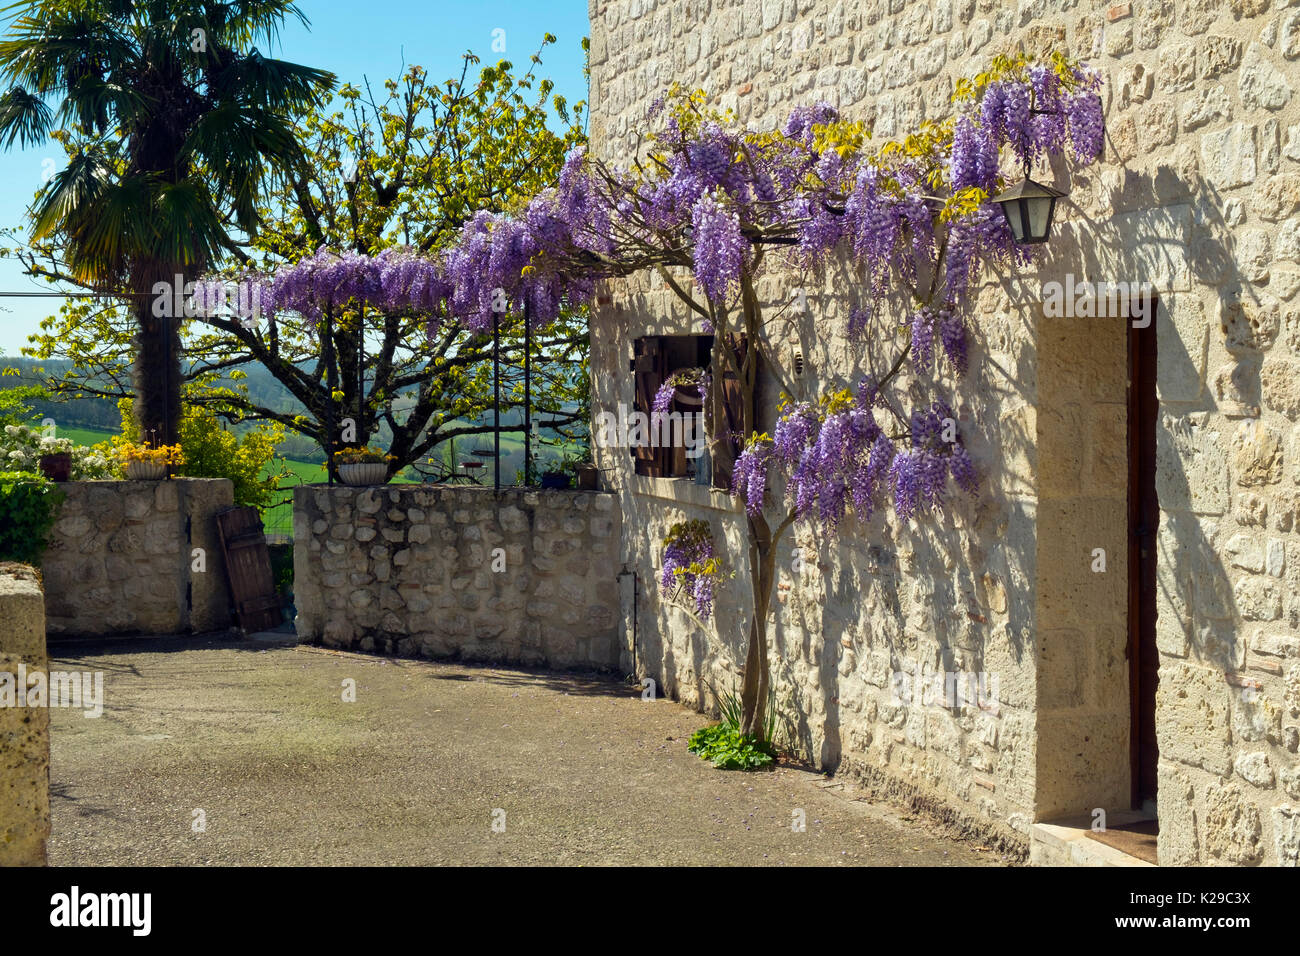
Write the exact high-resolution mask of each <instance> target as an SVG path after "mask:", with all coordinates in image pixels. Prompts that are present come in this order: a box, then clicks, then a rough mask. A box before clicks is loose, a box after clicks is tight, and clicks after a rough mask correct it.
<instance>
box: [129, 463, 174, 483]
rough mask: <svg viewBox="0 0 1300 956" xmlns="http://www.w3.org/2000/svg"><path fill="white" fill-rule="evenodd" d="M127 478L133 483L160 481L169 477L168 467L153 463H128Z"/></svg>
mask: <svg viewBox="0 0 1300 956" xmlns="http://www.w3.org/2000/svg"><path fill="white" fill-rule="evenodd" d="M126 476H127V477H128V478H130V479H131V480H132V481H158V480H159V479H162V478H166V477H167V466H166V465H160V464H157V463H156V462H152V461H128V462H127V463H126Z"/></svg>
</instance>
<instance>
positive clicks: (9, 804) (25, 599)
mask: <svg viewBox="0 0 1300 956" xmlns="http://www.w3.org/2000/svg"><path fill="white" fill-rule="evenodd" d="M0 620H3V621H4V626H3V627H0V675H4V676H0V681H2V682H4V686H0V866H43V865H44V864H45V841H46V840H47V839H49V836H50V711H49V709H48V708H47V707H18V706H14V704H16V702H17V691H18V675H19V671H20V668H21V669H22V671H23V673H24V676H25V675H26V674H30V673H32V672H35V671H38V670H39V671H44V670H46V669H47V663H48V662H47V659H46V656H45V606H44V602H43V599H42V597H41V586H40V584H38V583H37V581H36V575H35V574H34V573H32V571H31V569H29V568H20V567H18V566H16V565H10V566H8V567H5V568H0ZM8 695H13V702H12V703H11V702H10V700H9V699H8Z"/></svg>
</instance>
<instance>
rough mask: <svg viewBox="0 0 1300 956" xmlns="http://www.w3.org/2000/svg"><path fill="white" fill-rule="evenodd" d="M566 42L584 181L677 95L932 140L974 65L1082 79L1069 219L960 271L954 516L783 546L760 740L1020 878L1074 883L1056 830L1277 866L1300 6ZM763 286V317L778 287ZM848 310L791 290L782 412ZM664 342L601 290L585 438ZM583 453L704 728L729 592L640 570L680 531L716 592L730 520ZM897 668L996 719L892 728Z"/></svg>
mask: <svg viewBox="0 0 1300 956" xmlns="http://www.w3.org/2000/svg"><path fill="white" fill-rule="evenodd" d="M590 15H591V104H592V107H591V141H592V149H593V151H594V152H596V153H597V154H598V155H601V156H603V157H605V158H607V159H616V158H624V159H625V158H626V156H627V155H628V154H629V152H630V151H631V150H632V149H634V148H635V145H636V139H635V133H636V130H637V129H638V127H639V126H640V125H641V124H642V122H643V117H644V116H645V113H646V109H647V107H648V106H649V105H650V103H651V101H652V99H653V98H654V97H655V96H656V95H657V94H658V93H660V92H662V91H663V90H664V89H665V88H666V87H667V86H668V85H669V84H670V83H671V82H673V81H674V80H676V81H680V82H681V83H683V84H684V85H685V86H687V87H700V88H702V89H704V90H706V91H707V92H708V93H709V94H711V95H712V97H713V102H714V103H715V104H716V105H718V106H722V107H730V108H733V109H734V110H735V111H736V113H737V115H738V117H739V118H740V120H741V121H742V122H745V123H750V124H754V125H767V126H773V125H776V124H778V123H779V122H780V121H781V120H782V119H783V118H784V117H785V115H786V114H787V113H788V112H789V110H790V109H791V108H792V107H793V106H796V105H799V104H807V103H813V102H816V101H818V100H826V101H828V102H830V103H832V104H834V105H836V106H838V107H839V108H840V109H841V111H842V112H843V113H844V114H845V115H846V116H847V117H848V118H850V119H860V120H864V121H869V122H870V123H872V124H873V127H874V135H875V137H876V138H877V139H886V138H892V137H894V136H896V135H901V134H903V133H905V132H906V131H907V130H908V129H910V128H912V127H914V126H915V125H916V124H917V123H918V122H919V121H920V120H922V119H925V118H938V117H942V116H944V115H946V114H947V113H948V111H949V110H950V106H949V96H950V93H951V90H952V87H953V83H954V81H955V80H956V79H957V78H960V77H963V76H971V75H974V74H975V73H976V72H978V71H979V70H981V69H984V68H986V67H987V66H988V64H989V61H990V58H991V57H992V56H993V55H994V54H996V53H999V52H1010V51H1012V50H1014V49H1016V48H1018V47H1023V48H1025V49H1026V50H1028V51H1031V52H1032V51H1037V50H1042V49H1044V48H1048V47H1053V46H1055V47H1060V48H1063V49H1065V50H1067V51H1069V52H1071V53H1073V54H1075V55H1077V56H1080V57H1082V58H1084V59H1087V60H1088V61H1089V62H1091V63H1092V64H1094V65H1095V66H1097V67H1099V68H1100V69H1101V70H1102V71H1103V73H1104V76H1105V79H1106V85H1105V91H1104V103H1105V111H1106V122H1107V130H1108V142H1107V148H1106V152H1105V155H1104V157H1103V159H1102V161H1101V162H1100V163H1099V164H1097V165H1095V166H1092V167H1088V168H1086V169H1083V170H1078V169H1074V168H1067V167H1065V166H1062V167H1061V168H1060V169H1057V170H1055V173H1056V180H1055V185H1056V186H1057V187H1058V188H1060V189H1062V190H1064V191H1067V192H1068V194H1069V195H1068V199H1066V200H1064V201H1063V203H1062V206H1061V207H1059V208H1058V217H1059V221H1058V224H1057V226H1056V228H1055V231H1054V234H1053V238H1052V240H1051V242H1050V243H1049V244H1048V245H1047V246H1046V247H1044V249H1045V251H1044V253H1043V254H1042V255H1041V256H1040V258H1039V261H1038V264H1037V265H1036V266H1035V267H1034V268H1033V269H1031V270H1029V271H1018V272H1015V273H1011V274H1001V275H992V274H987V275H986V276H985V282H984V284H983V286H982V288H981V290H980V292H979V294H978V295H977V296H976V297H975V300H974V301H975V305H974V309H973V315H972V323H971V324H972V326H973V327H974V329H975V335H976V339H977V342H976V343H975V344H973V346H972V361H971V371H970V372H969V373H968V374H967V376H966V378H965V380H964V381H963V382H962V383H961V384H960V386H959V387H958V389H957V391H956V393H955V395H954V400H955V408H956V409H957V413H958V416H959V419H960V422H961V429H962V433H963V436H966V440H967V441H968V442H969V446H970V447H971V449H972V454H973V455H974V456H975V458H976V464H977V466H978V468H979V471H980V474H981V485H982V486H981V493H980V496H979V498H978V500H975V501H971V502H969V503H967V504H965V505H963V506H962V507H961V508H959V509H958V510H957V511H956V512H955V513H954V514H953V515H952V516H951V517H946V518H944V519H942V520H940V521H937V522H933V521H932V522H925V521H922V522H918V523H916V524H913V525H910V526H908V525H904V524H900V523H899V522H897V521H896V520H895V519H894V518H893V516H892V515H877V516H876V517H875V518H873V520H872V521H871V522H870V523H869V524H868V525H865V526H861V525H858V526H854V527H851V528H850V529H849V530H848V532H847V533H845V534H842V535H841V536H839V537H837V538H835V539H829V540H828V539H826V538H824V537H823V536H822V535H821V534H820V533H819V532H818V531H817V530H816V529H814V528H809V527H805V526H803V525H796V528H795V534H794V535H793V537H791V536H787V537H786V539H785V542H784V547H785V551H784V553H783V554H782V557H781V560H780V562H779V567H780V569H781V570H780V574H779V579H778V582H777V599H776V601H775V604H774V606H775V611H774V614H773V624H772V630H771V641H772V644H773V648H774V658H773V670H774V677H775V679H776V682H777V685H778V686H777V702H778V707H779V708H780V712H781V717H782V722H783V730H784V736H785V737H786V739H787V740H788V741H789V742H791V743H792V744H793V746H794V747H795V748H796V749H797V750H799V751H801V752H803V753H804V754H805V755H806V756H807V757H808V758H809V759H811V760H812V761H814V762H815V763H816V765H817V766H819V767H824V768H828V769H831V768H833V769H836V770H837V771H838V772H840V773H848V774H852V775H855V776H856V777H858V778H860V779H861V780H863V781H864V782H866V783H867V784H868V785H870V786H872V787H873V788H875V789H876V790H877V791H878V792H881V793H884V794H888V795H890V796H892V797H894V798H896V799H900V800H905V801H908V802H910V803H911V804H913V805H915V806H922V807H926V808H927V809H928V810H929V811H931V812H932V813H934V814H936V815H938V816H939V817H941V818H942V819H944V820H945V821H947V822H948V823H949V824H950V825H952V826H953V827H955V828H957V829H959V830H964V831H966V832H971V833H980V834H981V835H982V836H983V837H984V838H985V839H991V840H995V841H999V842H1001V843H1002V844H1003V845H1005V846H1010V847H1016V848H1019V849H1021V850H1028V849H1030V848H1031V847H1032V855H1033V857H1034V858H1035V859H1039V860H1042V861H1044V862H1050V861H1054V860H1068V859H1070V857H1071V854H1073V855H1074V859H1076V860H1085V859H1086V860H1094V859H1097V857H1096V856H1095V855H1090V852H1091V851H1090V850H1089V848H1088V847H1087V846H1086V844H1088V843H1090V842H1095V841H1086V840H1071V839H1069V837H1070V836H1071V835H1072V833H1071V831H1064V830H1061V829H1059V828H1054V827H1052V826H1049V825H1048V824H1051V823H1053V822H1054V821H1061V820H1070V819H1073V818H1082V819H1083V820H1085V821H1087V820H1088V819H1090V818H1094V811H1095V810H1096V809H1098V808H1100V809H1102V810H1105V811H1107V813H1108V814H1109V815H1110V817H1111V819H1112V820H1114V819H1120V818H1122V817H1117V816H1116V814H1121V813H1122V812H1124V811H1128V810H1130V809H1131V808H1133V807H1139V808H1141V807H1143V806H1145V807H1146V810H1147V813H1148V815H1149V814H1151V813H1154V814H1155V815H1156V816H1157V818H1158V824H1159V836H1158V854H1159V862H1160V863H1161V864H1163V865H1175V864H1192V863H1203V864H1225V865H1252V864H1286V865H1295V864H1296V861H1297V856H1298V855H1300V762H1298V761H1297V756H1296V753H1297V745H1298V738H1300V588H1298V587H1297V586H1296V582H1297V579H1298V578H1300V524H1298V521H1300V426H1297V424H1296V423H1297V419H1300V296H1297V290H1300V3H1298V2H1297V0H1133V2H1132V3H1112V2H1095V0H1019V2H1011V0H1005V2H1004V0H761V2H759V0H747V2H737V0H712V2H710V0H675V2H674V0H667V2H665V0H659V2H656V0H591V3H590ZM763 281H764V283H765V285H764V287H763V288H762V290H761V292H762V295H763V297H764V298H765V299H766V300H768V301H769V302H776V301H781V302H785V301H788V299H789V297H790V295H791V293H792V288H793V286H795V285H796V284H797V283H798V282H799V281H800V280H799V279H798V278H797V277H795V276H787V277H783V276H780V275H776V276H771V277H769V278H767V279H765V280H763ZM1068 281H1093V282H1097V281H1108V282H1118V281H1129V282H1137V281H1149V282H1151V283H1152V284H1153V286H1154V289H1155V291H1156V294H1157V296H1158V305H1157V307H1156V311H1155V317H1154V322H1153V323H1152V324H1151V326H1150V327H1149V328H1148V329H1146V330H1141V329H1138V328H1135V327H1134V324H1133V323H1130V322H1129V321H1127V319H1126V318H1125V317H1124V316H1123V315H1112V316H1110V317H1107V318H1053V317H1050V316H1049V315H1048V314H1046V310H1045V307H1044V303H1045V299H1046V291H1045V286H1046V284H1047V283H1050V282H1061V283H1065V282H1068ZM853 291H854V290H852V289H851V288H849V287H848V284H847V283H846V282H845V280H844V279H843V278H840V279H839V280H838V281H837V280H835V279H833V278H832V279H828V280H827V281H826V283H825V285H824V286H823V287H819V288H812V287H809V288H807V289H805V292H806V294H807V297H808V305H807V309H806V310H805V311H804V312H803V313H801V314H799V315H798V316H797V318H796V319H795V320H794V321H792V322H791V324H790V326H789V328H783V329H782V330H781V331H780V334H779V336H774V337H773V341H774V342H775V343H776V345H775V347H776V348H777V349H778V350H784V352H783V354H782V356H781V358H782V360H783V361H790V360H792V359H793V356H794V354H795V353H796V352H798V353H800V354H801V355H802V357H803V362H804V363H805V365H806V369H805V371H804V373H803V375H802V376H801V377H800V379H799V382H800V385H799V387H800V389H802V392H803V395H802V397H810V396H816V395H818V394H821V393H822V392H823V391H824V390H825V389H826V388H827V387H832V386H833V387H843V385H845V384H847V383H849V382H851V381H853V380H855V379H856V377H857V376H858V375H860V374H861V373H862V369H863V366H862V364H861V362H862V356H861V354H860V348H859V347H858V346H856V345H853V344H851V343H850V342H849V341H848V340H847V338H846V337H845V335H844V329H845V323H846V318H847V311H848V303H849V302H850V301H851V298H852V293H853ZM691 323H692V319H691V317H690V316H689V315H688V314H687V312H686V310H685V309H684V307H683V306H682V305H681V304H680V302H679V301H678V300H677V299H676V297H675V296H674V295H673V294H672V293H671V292H670V291H669V290H668V289H667V288H665V287H664V286H663V284H662V283H660V282H658V281H657V280H651V279H644V280H638V279H634V280H629V281H624V282H619V283H612V284H610V285H609V286H608V287H607V288H606V289H605V290H604V293H603V294H602V297H601V299H600V304H599V306H598V308H597V309H596V311H595V313H594V315H593V320H592V370H593V376H592V378H593V383H594V385H593V388H594V391H593V411H597V412H598V411H600V410H602V409H614V408H616V407H617V406H618V405H619V403H623V404H625V405H628V406H632V405H633V404H634V401H635V395H634V381H633V378H634V376H633V374H632V373H631V372H629V361H630V360H631V359H632V357H633V350H634V348H640V347H644V346H639V345H638V344H637V343H638V341H641V342H644V341H645V340H646V339H648V338H651V337H657V336H665V335H684V334H688V333H691V334H698V333H702V329H700V328H698V327H693V326H692V324H691ZM659 341H660V343H661V344H663V342H664V340H659ZM679 344H680V343H679ZM669 346H671V347H677V346H676V345H672V343H668V345H665V347H669ZM774 391H775V390H769V392H768V393H767V397H768V399H769V400H768V402H767V404H768V418H767V419H766V421H767V422H768V423H770V422H771V420H772V419H771V413H772V408H771V399H772V398H773V395H772V393H773V392H774ZM599 456H600V457H599V459H598V464H599V465H600V466H601V468H602V471H603V479H604V481H605V482H606V484H607V486H608V487H611V488H612V489H614V490H615V491H616V492H617V494H618V495H619V498H620V507H621V510H622V513H623V519H622V557H623V559H624V560H626V561H627V562H628V567H630V568H632V569H635V570H636V571H637V574H638V577H639V581H640V597H639V616H638V621H637V635H638V637H637V666H638V669H639V671H640V672H641V673H643V674H645V675H648V676H651V677H654V678H655V679H656V680H658V681H659V682H660V686H662V687H663V688H664V689H666V691H667V692H669V693H670V694H672V695H674V696H677V697H679V698H680V699H682V700H684V701H687V702H690V703H693V704H697V705H699V706H700V707H702V708H707V707H710V706H712V705H713V703H714V694H715V692H717V691H723V690H728V689H730V688H731V686H732V685H733V682H735V681H736V680H737V677H736V673H737V670H738V666H739V664H740V663H741V662H742V661H743V657H744V635H745V628H744V624H745V622H746V614H747V612H748V608H749V596H748V593H747V591H746V589H745V588H746V586H745V580H746V579H745V577H744V575H743V573H742V574H740V575H738V576H737V577H736V579H734V580H732V581H730V582H728V583H727V584H726V585H725V586H723V587H722V588H720V593H719V596H718V603H717V610H716V613H715V616H714V618H713V619H712V620H710V621H709V622H707V623H702V622H700V621H698V620H697V619H696V618H695V617H694V615H692V614H691V613H689V612H688V610H686V609H685V608H684V607H682V606H681V605H680V604H678V603H675V602H670V601H668V600H665V599H664V597H663V596H662V595H660V593H659V592H658V588H657V585H656V579H657V570H658V567H659V565H660V562H661V558H660V554H661V550H662V546H661V542H662V538H663V536H664V534H665V531H666V530H667V528H668V527H669V525H670V524H671V523H673V522H674V521H677V520H681V519H682V518H684V517H691V518H705V519H707V520H708V521H709V522H710V524H711V526H712V528H713V532H714V535H715V537H716V538H717V539H718V540H719V541H720V542H722V541H725V542H726V546H727V547H726V550H727V552H728V553H729V554H730V555H733V556H737V557H735V558H734V560H735V561H736V562H741V561H743V560H744V558H743V556H744V548H743V547H742V542H743V541H744V529H743V526H742V522H741V514H740V513H739V512H738V510H737V508H736V507H735V506H734V505H733V504H732V503H731V502H730V501H729V500H728V499H727V498H726V496H725V495H723V494H721V493H720V492H717V491H715V490H713V489H711V488H710V487H708V486H707V485H704V484H697V483H696V482H695V480H693V479H692V478H690V477H682V478H671V477H650V476H647V475H645V474H637V473H636V469H635V468H634V463H633V460H632V458H631V457H630V456H629V455H628V453H627V451H626V450H625V449H624V450H619V449H602V450H600V452H599ZM1152 476H1154V485H1153V486H1152ZM1153 496H1154V497H1153ZM1156 502H1158V512H1155V511H1151V512H1150V513H1146V514H1144V512H1143V507H1144V506H1145V507H1154V505H1155V503H1156ZM1157 518H1158V523H1157V520H1156V519H1157ZM794 548H799V549H800V553H801V554H803V555H807V556H808V560H805V561H802V562H796V561H794V552H793V549H794ZM1098 554H1102V555H1103V557H1104V561H1105V563H1104V571H1099V570H1097V568H1098V564H1097V555H1098ZM796 569H798V570H796ZM742 570H743V569H742ZM1144 595H1145V596H1146V601H1145V603H1144V600H1143V596H1144ZM629 630H630V628H629ZM1144 635H1145V636H1144ZM1143 664H1145V665H1146V666H1143ZM918 672H919V673H920V674H921V676H922V677H923V678H924V677H928V676H929V675H931V674H934V673H938V674H940V675H944V674H952V673H976V674H987V675H990V676H991V677H993V678H996V680H994V681H992V682H991V686H995V687H996V693H997V706H996V707H985V708H979V707H959V708H950V707H945V706H942V705H934V704H931V705H928V706H927V705H924V704H922V703H917V702H915V701H913V702H911V703H908V702H900V699H899V696H898V693H897V680H898V678H897V677H896V676H895V675H899V674H903V675H909V677H910V676H914V675H916V674H917V673H918ZM1085 825H1086V824H1085ZM1078 833H1079V831H1073V835H1076V836H1077V835H1078ZM1076 844H1077V845H1076ZM1080 847H1082V849H1080Z"/></svg>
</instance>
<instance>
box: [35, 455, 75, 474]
mask: <svg viewBox="0 0 1300 956" xmlns="http://www.w3.org/2000/svg"><path fill="white" fill-rule="evenodd" d="M41 474H42V475H44V476H45V477H46V478H48V479H50V481H67V480H68V478H69V477H70V476H71V475H72V455H71V454H70V453H69V452H66V451H59V452H55V453H54V454H51V455H41Z"/></svg>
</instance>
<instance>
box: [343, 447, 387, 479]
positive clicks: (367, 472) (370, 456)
mask: <svg viewBox="0 0 1300 956" xmlns="http://www.w3.org/2000/svg"><path fill="white" fill-rule="evenodd" d="M334 460H335V461H337V462H338V466H339V477H340V478H341V479H343V484H345V485H385V484H387V483H388V463H389V462H390V461H392V460H393V456H392V455H385V454H384V453H383V452H382V451H380V450H379V449H378V448H371V447H370V446H368V445H363V446H361V447H359V448H344V449H342V450H341V451H338V452H335V454H334Z"/></svg>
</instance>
